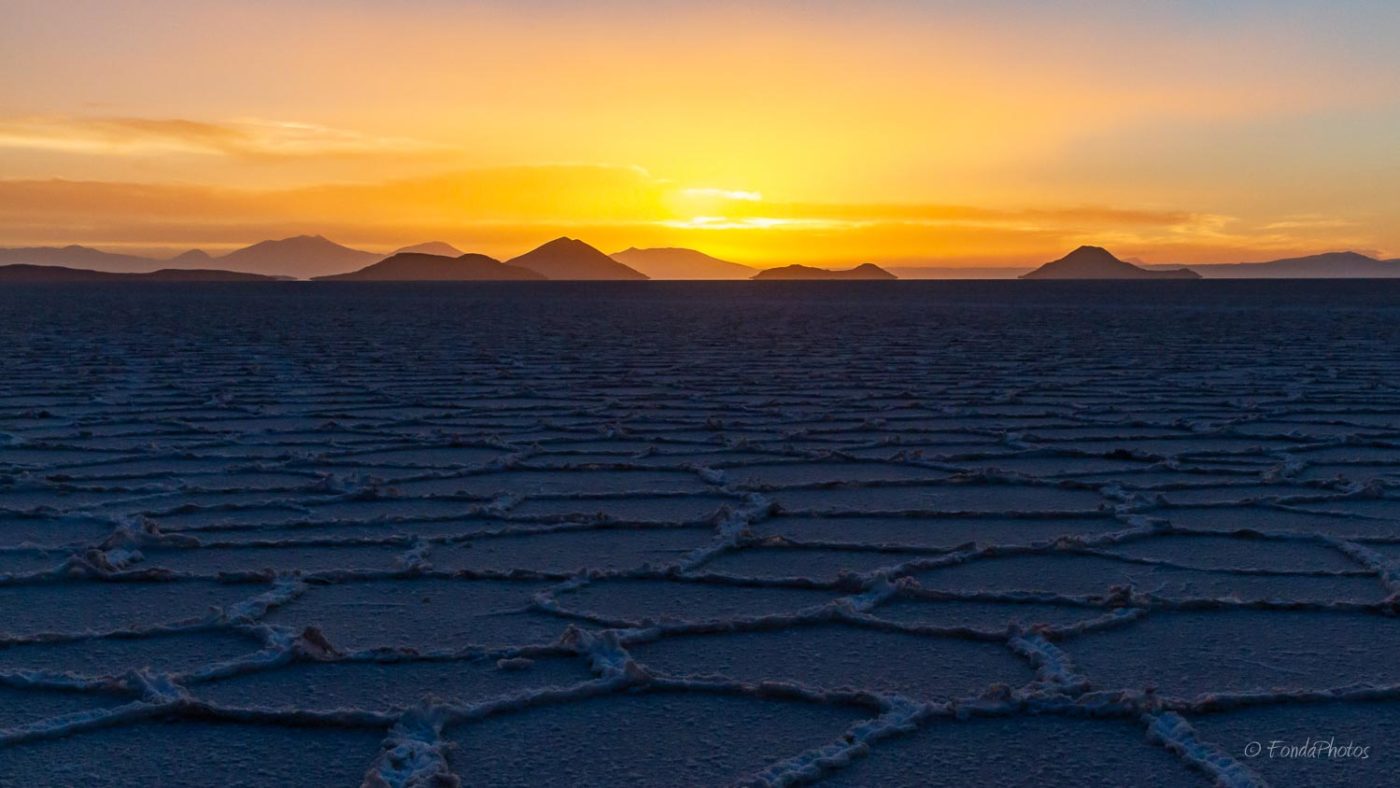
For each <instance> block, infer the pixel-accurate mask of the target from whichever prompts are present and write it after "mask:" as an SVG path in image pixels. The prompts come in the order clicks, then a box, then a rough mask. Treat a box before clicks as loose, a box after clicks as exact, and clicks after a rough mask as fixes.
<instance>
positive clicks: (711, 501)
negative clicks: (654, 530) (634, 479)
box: [510, 495, 742, 524]
mask: <svg viewBox="0 0 1400 788" xmlns="http://www.w3.org/2000/svg"><path fill="white" fill-rule="evenodd" d="M740 503H742V502H741V501H739V500H738V499H737V498H728V497H723V496H718V495H676V496H659V495H656V496H649V495H637V496H628V497H625V498H623V497H617V498H530V499H526V500H525V501H522V502H520V503H518V504H516V505H515V506H512V507H511V509H510V515H511V517H515V518H521V519H530V520H554V521H559V520H592V519H596V518H599V517H602V518H605V519H608V520H613V521H617V522H634V523H667V524H672V523H701V522H705V521H707V520H709V519H710V518H711V517H713V516H714V515H715V514H717V513H718V512H719V510H720V509H721V508H722V507H725V506H736V505H738V504H740Z"/></svg>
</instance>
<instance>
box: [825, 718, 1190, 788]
mask: <svg viewBox="0 0 1400 788" xmlns="http://www.w3.org/2000/svg"><path fill="white" fill-rule="evenodd" d="M1207 782H1208V781H1207V779H1206V778H1205V776H1204V775H1203V774H1201V773H1199V772H1195V771H1192V770H1191V769H1189V768H1187V767H1186V765H1185V764H1184V763H1182V762H1181V761H1179V760H1177V759H1175V758H1174V757H1173V756H1172V755H1171V754H1170V753H1168V752H1167V751H1166V750H1165V749H1163V748H1161V747H1157V746H1154V745H1152V744H1150V743H1148V741H1147V736H1146V730H1145V729H1144V728H1143V727H1142V726H1141V725H1138V724H1135V723H1133V722H1131V721H1125V720H1114V719H1074V718H1067V717H1051V716H1038V717H1036V716H1015V717H1004V718H996V717H994V718H972V719H968V720H934V721H931V722H929V723H927V724H925V725H924V726H923V727H922V728H920V729H919V730H917V731H915V732H913V733H911V734H906V735H903V736H898V737H894V738H890V739H886V740H883V741H881V742H880V743H879V744H877V745H876V746H875V747H874V748H873V749H872V750H871V752H870V755H869V757H866V758H862V759H860V760H857V761H855V762H854V763H853V764H852V765H851V766H850V767H849V768H847V769H844V770H841V771H838V772H835V773H833V774H831V775H830V776H829V777H827V779H825V780H822V781H820V782H819V783H818V784H819V785H822V786H828V785H829V786H873V785H881V786H948V788H955V787H956V788H960V787H961V786H968V785H980V786H1012V785H1075V786H1086V787H1088V786H1104V787H1107V786H1113V787H1114V788H1127V787H1128V786H1141V785H1151V786H1160V787H1161V788H1178V787H1180V788H1185V787H1186V786H1192V787H1193V788H1198V787H1199V786H1204V785H1206V784H1207Z"/></svg>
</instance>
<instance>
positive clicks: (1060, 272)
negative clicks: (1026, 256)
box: [1020, 246, 1201, 279]
mask: <svg viewBox="0 0 1400 788" xmlns="http://www.w3.org/2000/svg"><path fill="white" fill-rule="evenodd" d="M1020 278H1021V279H1200V278H1201V275H1200V274H1198V273H1196V272H1195V271H1192V270H1190V269H1187V268H1172V269H1167V270H1148V269H1146V268H1140V267H1138V266H1136V265H1133V264H1132V263H1129V262H1124V261H1123V260H1119V259H1118V258H1117V257H1114V256H1113V254H1112V253H1111V252H1109V251H1108V250H1107V249H1105V248H1103V247H1102V246H1081V247H1079V248H1078V249H1075V250H1074V251H1073V252H1070V253H1069V254H1067V255H1065V256H1064V257H1061V258H1060V259H1058V260H1052V261H1051V262H1048V263H1046V264H1045V265H1042V266H1041V267H1039V268H1037V269H1035V270H1034V271H1031V272H1030V273H1027V274H1021V277H1020Z"/></svg>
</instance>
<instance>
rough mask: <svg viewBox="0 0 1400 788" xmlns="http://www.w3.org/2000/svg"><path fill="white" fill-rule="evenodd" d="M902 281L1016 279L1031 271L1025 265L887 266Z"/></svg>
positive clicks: (886, 268)
mask: <svg viewBox="0 0 1400 788" xmlns="http://www.w3.org/2000/svg"><path fill="white" fill-rule="evenodd" d="M885 270H886V271H889V272H890V273H892V274H894V275H895V276H897V277H899V278H900V279H1015V278H1016V277H1018V276H1020V275H1021V274H1024V273H1026V272H1027V271H1028V270H1029V269H1028V268H1027V267H1026V266H1024V265H1017V266H1010V265H1001V266H997V265H973V266H952V265H887V266H885Z"/></svg>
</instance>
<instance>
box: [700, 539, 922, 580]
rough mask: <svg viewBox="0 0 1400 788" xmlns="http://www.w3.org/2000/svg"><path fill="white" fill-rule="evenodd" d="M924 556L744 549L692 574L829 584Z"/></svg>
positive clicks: (723, 555) (803, 548)
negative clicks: (810, 581) (841, 577)
mask: <svg viewBox="0 0 1400 788" xmlns="http://www.w3.org/2000/svg"><path fill="white" fill-rule="evenodd" d="M924 557H926V554H923V553H910V552H896V551H874V550H870V551H857V550H834V549H827V548H821V547H745V548H743V549H740V550H734V551H731V552H727V553H722V554H720V555H719V557H717V558H715V559H713V560H710V561H707V562H705V563H704V564H701V565H700V566H699V567H697V568H696V569H695V570H694V571H696V572H701V573H714V574H721V575H728V576H731V577H761V578H787V577H794V578H807V579H810V580H815V581H833V580H836V579H837V578H838V577H839V576H840V575H841V574H843V573H845V574H865V573H867V572H873V571H876V570H878V569H881V568H893V567H897V566H899V565H900V564H903V563H904V562H906V561H911V560H914V559H918V558H924Z"/></svg>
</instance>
